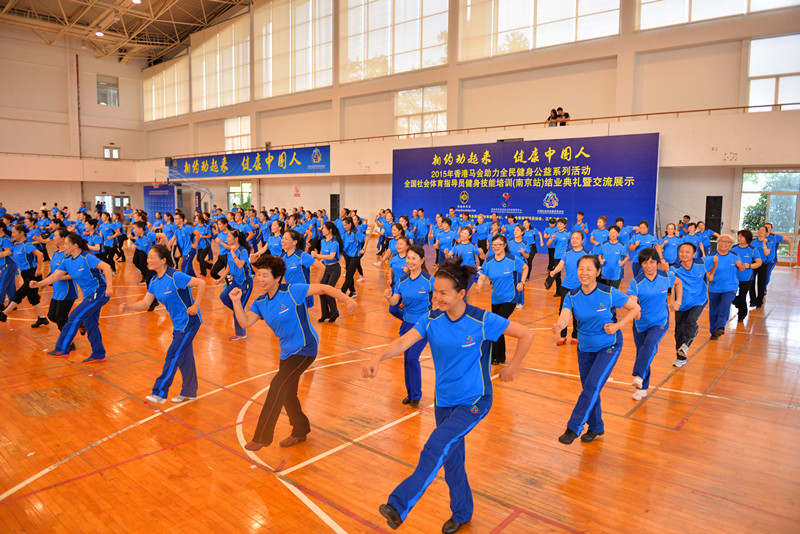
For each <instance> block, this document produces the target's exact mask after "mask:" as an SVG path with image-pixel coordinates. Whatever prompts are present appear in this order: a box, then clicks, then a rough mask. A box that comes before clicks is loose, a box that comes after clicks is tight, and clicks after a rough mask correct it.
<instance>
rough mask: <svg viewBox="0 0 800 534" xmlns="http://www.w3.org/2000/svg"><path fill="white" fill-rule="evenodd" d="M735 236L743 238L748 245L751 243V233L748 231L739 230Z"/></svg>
mask: <svg viewBox="0 0 800 534" xmlns="http://www.w3.org/2000/svg"><path fill="white" fill-rule="evenodd" d="M737 235H740V236H742V237H744V238H745V240H746V241H747V244H748V245H749V244H750V243H752V242H753V232H751V231H750V230H747V229H745V230H739V232H738V233H737Z"/></svg>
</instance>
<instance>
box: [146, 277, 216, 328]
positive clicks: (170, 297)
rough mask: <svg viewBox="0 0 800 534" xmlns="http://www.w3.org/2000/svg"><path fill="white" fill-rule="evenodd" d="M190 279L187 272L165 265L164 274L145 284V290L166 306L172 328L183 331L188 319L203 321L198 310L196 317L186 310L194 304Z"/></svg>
mask: <svg viewBox="0 0 800 534" xmlns="http://www.w3.org/2000/svg"><path fill="white" fill-rule="evenodd" d="M191 280H192V277H191V276H189V275H188V274H185V273H182V272H180V271H176V270H175V269H173V268H172V267H167V272H165V273H164V276H162V277H160V278H159V277H158V276H154V277H153V279H152V280H150V284H149V285H148V286H147V292H148V293H150V294H151V295H154V296H155V297H156V299H157V300H158V302H160V303H161V304H163V305H164V307H165V308H167V312H169V317H170V319H172V328H173V330H177V331H179V332H183V331H184V330H185V329H186V327H187V326H188V325H189V321H190V320H193V321H194V320H197V321H200V322H201V323H202V322H203V318H202V317H201V316H200V311H199V310H198V312H197V316H196V317H197V319H193V318H192V316H191V315H189V314H188V313H187V311H186V310H188V309H189V308H190V307H191V306H193V305H194V299H193V298H192V290H191V288H189V282H191Z"/></svg>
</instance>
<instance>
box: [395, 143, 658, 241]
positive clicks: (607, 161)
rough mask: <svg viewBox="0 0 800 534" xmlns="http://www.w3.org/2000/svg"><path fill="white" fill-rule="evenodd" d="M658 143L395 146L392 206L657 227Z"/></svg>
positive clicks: (403, 211)
mask: <svg viewBox="0 0 800 534" xmlns="http://www.w3.org/2000/svg"><path fill="white" fill-rule="evenodd" d="M658 148H659V134H657V133H654V134H637V135H619V136H608V137H584V138H573V139H553V140H544V141H519V142H506V143H491V144H480V145H461V146H444V147H437V148H418V149H406V150H395V151H394V159H393V175H392V209H393V210H394V211H395V213H397V214H398V215H400V214H411V212H412V211H413V210H414V209H416V208H420V207H422V208H425V212H426V216H427V217H428V218H429V219H431V220H433V218H434V216H435V214H436V213H439V212H441V213H447V210H448V208H449V207H451V206H453V207H455V208H456V212H457V213H458V214H459V215H460V214H461V213H462V212H465V211H466V212H468V213H469V214H470V216H471V217H473V218H474V217H475V216H477V215H479V214H483V215H485V216H488V215H490V214H491V213H493V212H497V214H498V215H500V216H501V217H505V216H506V215H510V214H513V215H515V216H516V217H517V219H518V220H521V219H522V218H530V219H532V220H534V221H541V220H547V219H549V218H550V217H555V218H558V217H566V218H568V219H569V221H570V227H571V225H572V223H574V221H575V213H576V212H578V211H583V212H585V214H586V216H585V221H586V223H587V225H588V226H589V229H590V230H592V229H594V228H595V227H596V226H595V222H596V220H597V217H599V216H600V215H605V216H607V217H608V218H609V219H610V220H609V223H608V225H609V226H610V225H612V224H614V219H616V218H617V217H623V218H624V219H625V224H626V225H636V224H638V223H639V221H640V220H643V219H646V220H647V221H649V222H650V226H651V228H653V222H654V221H653V217H654V215H655V206H656V188H657V179H658ZM539 226H540V228H539V229H540V230H541V229H542V228H541V226H542V225H539Z"/></svg>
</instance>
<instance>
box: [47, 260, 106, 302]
mask: <svg viewBox="0 0 800 534" xmlns="http://www.w3.org/2000/svg"><path fill="white" fill-rule="evenodd" d="M101 263H103V262H102V261H100V259H99V258H98V257H97V256H95V255H93V254H90V253H89V252H86V251H85V250H82V251H81V253H80V254H78V255H77V256H76V257H74V258H73V257H72V256H67V257H66V258H65V259H64V261H63V262H61V265H59V266H58V270H59V271H64V272H65V273H67V274H68V275H69V276H70V277H71V278H72V280H73V281H75V283H76V284H77V285H78V287H80V288H81V292H82V293H83V299H84V300H96V299H98V298H101V297H103V296H104V295H105V292H106V279H105V277H104V276H103V273H102V272H101V271H100V269H98V268H97V266H98V265H100V264H101Z"/></svg>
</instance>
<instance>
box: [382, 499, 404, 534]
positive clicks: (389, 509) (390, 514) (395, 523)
mask: <svg viewBox="0 0 800 534" xmlns="http://www.w3.org/2000/svg"><path fill="white" fill-rule="evenodd" d="M378 511H380V513H381V515H382V516H383V517H384V518H385V519H386V523H387V524H388V525H389V526H390V527H391V528H392V530H396V529H397V527H399V526H400V525H402V524H403V520H402V519H400V513H399V512H398V511H397V510H395V509H394V506H392V505H391V504H382V505H381V506H380V508H378Z"/></svg>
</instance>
